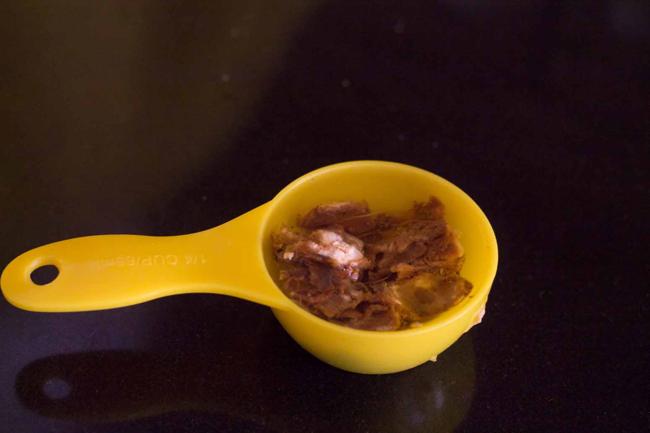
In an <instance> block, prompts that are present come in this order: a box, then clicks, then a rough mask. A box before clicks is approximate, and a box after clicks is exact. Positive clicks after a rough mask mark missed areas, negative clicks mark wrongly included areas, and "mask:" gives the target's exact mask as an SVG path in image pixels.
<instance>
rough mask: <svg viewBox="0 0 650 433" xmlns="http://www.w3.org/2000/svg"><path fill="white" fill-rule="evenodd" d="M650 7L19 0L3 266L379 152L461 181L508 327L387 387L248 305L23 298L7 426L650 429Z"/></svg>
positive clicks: (5, 96) (251, 201)
mask: <svg viewBox="0 0 650 433" xmlns="http://www.w3.org/2000/svg"><path fill="white" fill-rule="evenodd" d="M63 3H65V4H63ZM512 4H516V6H513V5H512ZM649 15H650V11H649V8H648V6H647V4H646V3H644V2H637V1H633V0H619V1H614V0H612V1H608V2H550V1H549V2H545V1H521V2H487V1H477V2H470V1H461V0H445V1H440V2H430V1H422V2H420V1H417V2H416V1H413V2H409V1H399V2H384V1H381V2H324V1H323V2H302V1H298V0H295V1H289V2H266V1H262V0H259V1H239V2H230V3H218V4H212V3H209V2H206V3H203V2H192V1H185V2H157V1H150V2H120V1H111V2H82V1H77V2H54V3H50V2H22V1H12V2H8V4H7V2H5V4H4V5H3V8H2V9H1V12H0V36H2V37H1V38H0V41H2V42H0V46H2V51H1V54H0V56H1V57H0V58H1V59H2V68H0V86H1V87H0V98H1V99H0V101H1V102H2V104H1V107H2V113H1V114H0V125H1V128H2V129H1V132H2V141H1V144H0V146H1V147H0V150H1V157H0V180H1V182H0V203H1V204H0V206H1V207H2V210H1V212H0V215H1V218H2V220H1V221H2V227H1V230H0V233H1V243H0V244H1V245H2V249H1V250H0V262H1V263H2V265H4V264H6V263H8V262H9V260H11V259H12V258H13V257H14V256H16V255H18V254H19V253H21V252H22V251H25V250H27V249H29V248H32V247H35V246H38V245H41V244H44V243H48V242H52V241H56V240H60V239H64V238H69V237H74V236H82V235H89V234H97V233H141V234H181V233H188V232H193V231H198V230H201V229H205V228H208V227H212V226H215V225H217V224H220V223H222V222H225V221H227V220H228V219H230V218H232V217H234V216H236V215H238V214H240V213H242V212H244V211H246V210H248V209H250V208H252V207H254V206H256V205H258V204H260V203H262V202H264V201H266V200H268V199H270V198H271V197H272V196H273V194H274V193H275V192H277V191H278V190H279V189H280V188H281V187H282V186H284V185H285V184H286V183H288V182H289V181H290V180H292V179H293V178H295V177H297V176H299V175H301V174H303V173H305V172H307V171H309V170H311V169H314V168H317V167H319V166H322V165H325V164H328V163H333V162H338V161H343V160H352V159H365V158H372V159H386V160H394V161H401V162H406V163H411V164H414V165H417V166H420V167H423V168H425V169H428V170H431V171H433V172H436V173H438V174H440V175H442V176H443V177H446V178H448V179H449V180H451V181H453V182H454V183H456V184H457V185H459V186H460V187H461V188H463V189H464V190H465V191H466V192H467V193H469V194H470V195H471V196H472V197H473V198H474V199H475V200H476V201H477V202H478V203H479V204H480V205H481V207H482V208H483V209H484V211H485V212H486V214H487V215H488V217H489V218H490V220H491V221H492V224H493V226H494V229H495V231H496V234H497V238H498V240H499V245H500V265H499V272H498V275H497V279H496V281H495V284H494V287H493V292H492V295H491V297H490V301H489V304H488V313H487V316H486V319H485V320H484V323H483V324H481V325H480V326H478V327H476V328H474V329H473V330H472V331H471V332H470V333H469V334H467V335H465V336H464V337H462V338H461V340H460V341H459V342H458V343H457V344H456V345H454V346H453V347H452V348H451V349H450V350H449V351H447V352H445V353H444V354H442V355H441V356H440V358H439V361H438V362H437V363H435V364H434V363H429V364H427V365H423V366H421V367H418V368H416V369H413V370H410V371H407V372H404V373H401V374H397V375H390V376H361V375H353V374H349V373H345V372H342V371H339V370H336V369H333V368H331V367H328V366H327V365H325V364H322V363H321V362H319V361H317V360H316V359H314V358H312V357H311V356H310V355H308V354H307V353H306V352H304V351H302V350H301V349H300V348H299V347H297V346H296V344H295V343H293V341H292V340H291V339H290V338H289V337H288V336H286V335H285V334H284V331H283V330H282V329H281V328H280V326H279V325H278V324H277V323H276V322H275V321H274V319H273V317H272V315H271V313H270V312H269V311H268V310H267V309H266V308H264V307H260V306H256V305H253V304H249V303H245V302H243V301H239V300H236V299H231V298H226V297H219V296H210V295H191V296H181V297H173V298H167V299H161V300H157V301H153V302H150V303H147V304H143V305H139V306H135V307H130V308H124V309H119V310H111V311H101V312H89V313H75V314H37V313H28V312H24V311H20V310H18V309H15V308H13V307H11V306H10V305H9V304H7V303H6V301H5V300H4V299H2V300H0V347H1V352H2V356H1V357H0V420H1V421H2V422H1V424H0V425H1V427H0V430H2V431H11V432H17V431H30V432H31V431H50V432H82V431H83V432H143V431H152V432H154V431H155V432H159V431H169V432H183V431H187V432H196V431H223V432H235V431H253V432H257V431H259V432H262V431H276V432H292V431H295V432H304V431H314V432H335V431H336V432H350V433H354V432H401V431H405V432H406V431H408V432H425V431H426V432H430V431H459V432H500V431H503V432H520V431H572V432H575V431H585V432H594V431H615V432H619V431H642V430H644V429H647V427H648V425H649V422H650V420H649V419H648V416H649V415H648V414H649V405H648V394H647V390H648V380H647V367H648V353H649V345H648V323H647V321H648V320H647V318H648V300H649V298H648V276H649V275H648V265H647V245H648V242H647V241H648V239H647V221H648V217H649V215H648V205H647V203H648V175H647V169H648V167H647V161H648V156H649V155H648V144H649V143H648V141H649V132H650V128H649V125H648V119H649V113H648V77H649V76H650V68H649V67H648V48H649V42H648V36H649V34H650V21H649V20H650V17H649Z"/></svg>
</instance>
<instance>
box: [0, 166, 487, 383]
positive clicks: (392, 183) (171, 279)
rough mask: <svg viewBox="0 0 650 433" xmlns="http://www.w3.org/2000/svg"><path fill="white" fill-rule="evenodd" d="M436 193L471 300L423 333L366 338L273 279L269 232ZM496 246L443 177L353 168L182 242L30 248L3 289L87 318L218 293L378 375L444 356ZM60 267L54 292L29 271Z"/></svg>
mask: <svg viewBox="0 0 650 433" xmlns="http://www.w3.org/2000/svg"><path fill="white" fill-rule="evenodd" d="M431 195H435V196H436V197H438V198H439V199H440V200H441V201H442V202H443V203H444V204H445V207H446V212H447V220H448V222H449V224H450V225H451V226H452V227H453V228H455V229H456V230H458V231H459V232H460V233H461V243H462V244H463V247H464V249H465V257H466V259H465V266H464V267H463V271H462V275H463V276H464V277H465V278H467V279H468V280H469V281H471V282H472V283H473V285H474V288H473V289H472V291H471V293H470V294H469V296H468V297H467V298H465V299H464V300H462V301H461V302H460V303H459V304H458V305H456V306H454V307H452V308H451V309H449V310H447V311H445V312H444V313H442V314H440V315H439V316H437V317H435V318H434V319H433V320H431V321H429V322H427V323H425V324H424V325H423V326H420V327H418V328H413V329H407V330H402V331H391V332H378V331H361V330H356V329H350V328H346V327H343V326H339V325H335V324H333V323H330V322H327V321H325V320H322V319H320V318H318V317H316V316H314V315H312V314H310V313H309V312H307V311H305V310H303V309H302V308H301V307H299V306H298V305H296V304H294V303H293V302H292V301H291V300H290V299H288V298H287V297H286V296H285V295H284V294H283V293H282V291H281V290H280V289H279V288H278V287H277V285H276V283H275V277H276V274H277V265H276V264H275V261H274V259H273V257H272V251H271V246H270V237H271V233H272V232H273V231H274V230H276V229H277V228H279V227H280V226H281V225H292V224H295V223H296V217H297V215H299V214H304V213H305V212H306V211H307V210H309V209H310V208H312V207H314V206H316V205H318V204H320V203H326V202H331V201H342V200H366V201H367V202H368V204H369V205H370V208H371V209H372V210H373V211H379V212H399V211H403V210H404V209H408V208H410V207H411V206H412V204H413V202H414V201H424V200H427V199H428V197H429V196H431ZM497 255H498V254H497V244H496V238H495V236H494V232H493V230H492V227H491V226H490V223H489V222H488V220H487V218H486V217H485V215H484V214H483V212H482V211H481V209H480V208H479V207H478V206H477V205H476V203H474V201H473V200H472V199H471V198H470V197H469V196H468V195H467V194H465V193H464V192H463V191H461V190H460V189H459V188H458V187H456V186H454V185H453V184H451V183H450V182H448V181H446V180H444V179H442V178H441V177H439V176H436V175H434V174H433V173H430V172H427V171H424V170H421V169H418V168H415V167H412V166H408V165H404V164H397V163H392V162H382V161H354V162H346V163H341V164H335V165H331V166H327V167H324V168H321V169H318V170H315V171H313V172H311V173H308V174H306V175H304V176H302V177H300V178H299V179H297V180H295V181H294V182H292V183H291V184H289V185H288V186H287V187H286V188H284V189H283V190H282V191H280V193H279V194H278V195H277V196H276V197H275V198H274V199H273V200H271V201H270V202H268V203H266V204H264V205H262V206H260V207H258V208H256V209H254V210H252V211H250V212H248V213H246V214H244V215H242V216H240V217H238V218H236V219H234V220H232V221H229V222H227V223H225V224H223V225H220V226H218V227H215V228H213V229H210V230H206V231H203V232H199V233H194V234H189V235H182V236H167V237H154V236H133V235H103V236H89V237H83V238H76V239H70V240H66V241H61V242H55V243H52V244H49V245H45V246H42V247H39V248H35V249H33V250H31V251H28V252H26V253H24V254H22V255H20V256H18V257H17V258H16V259H14V260H13V261H12V262H11V263H9V265H8V266H7V267H6V268H5V270H4V271H3V273H2V277H1V278H0V286H1V287H2V291H3V293H4V296H5V297H6V298H7V300H8V301H9V302H10V303H12V304H13V305H15V306H16V307H19V308H22V309H25V310H31V311H45V312H64V311H88V310H99V309H106V308H116V307H122V306H127V305H133V304H138V303H140V302H145V301H148V300H151V299H155V298H160V297H163V296H169V295H174V294H181V293H198V292H202V293H215V294H222V295H230V296H236V297H238V298H242V299H247V300H250V301H253V302H257V303H260V304H263V305H267V306H269V307H271V308H272V309H273V312H274V314H275V316H276V317H277V319H278V320H279V321H280V323H281V324H282V326H283V327H284V328H285V329H286V331H287V332H288V333H289V334H290V335H291V336H292V337H293V338H294V339H295V340H296V341H297V342H298V343H299V344H300V345H301V346H302V347H303V348H305V349H306V350H308V351H309V352H311V353H312V354H314V355H315V356H316V357H318V358H319V359H321V360H323V361H325V362H327V363H329V364H331V365H333V366H336V367H339V368H341V369H344V370H348V371H352V372H358V373H369V374H380V373H392V372H397V371H402V370H406V369H409V368H411V367H415V366H417V365H419V364H422V363H424V362H426V361H427V360H429V359H435V357H436V356H437V355H438V354H439V353H440V352H442V351H443V350H445V349H446V348H447V347H449V346H450V345H451V344H452V343H453V342H454V341H456V340H457V339H458V338H459V337H460V336H461V335H462V334H463V333H464V332H465V331H467V330H468V329H469V328H470V327H471V326H472V325H473V324H475V323H476V322H477V321H478V320H480V317H481V315H482V313H483V311H484V308H485V303H486V301H487V296H488V293H489V291H490V287H491V285H492V281H493V280H494V276H495V274H496V269H497ZM43 265H55V266H56V267H57V268H58V269H59V275H58V276H57V278H56V279H55V280H54V281H52V282H51V283H49V284H46V285H36V284H34V283H33V282H32V281H31V278H30V274H31V272H32V271H33V270H34V269H36V268H38V267H40V266H43Z"/></svg>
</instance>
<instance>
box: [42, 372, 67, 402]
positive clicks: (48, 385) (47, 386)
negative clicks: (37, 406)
mask: <svg viewBox="0 0 650 433" xmlns="http://www.w3.org/2000/svg"><path fill="white" fill-rule="evenodd" d="M71 390H72V387H71V386H70V384H69V383H68V382H67V381H65V380H64V379H61V378H60V377H53V378H51V379H48V380H47V381H46V382H45V383H44V384H43V388H42V391H43V394H44V395H45V396H46V397H47V398H49V399H50V400H62V399H64V398H66V397H68V396H69V395H70V391H71Z"/></svg>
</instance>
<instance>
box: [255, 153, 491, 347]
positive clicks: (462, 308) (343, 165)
mask: <svg viewBox="0 0 650 433" xmlns="http://www.w3.org/2000/svg"><path fill="white" fill-rule="evenodd" d="M362 166H375V167H382V166H383V167H386V168H389V167H390V168H399V169H401V170H409V171H412V172H414V173H419V174H424V175H426V176H433V177H434V178H436V180H437V181H439V182H440V183H442V184H443V185H445V186H446V187H448V188H451V189H453V190H455V191H456V192H457V193H458V194H459V196H460V197H462V198H463V200H465V201H467V202H468V204H469V205H470V207H471V208H474V211H475V212H477V213H478V215H479V218H481V219H482V220H483V222H484V224H486V227H487V228H488V237H489V242H490V244H492V246H493V247H494V248H492V251H493V260H492V261H491V263H490V265H491V266H490V269H488V270H487V271H486V272H487V277H486V279H485V283H484V284H483V285H482V286H481V287H476V285H475V286H474V287H473V288H472V291H471V292H470V294H469V295H468V296H466V297H465V298H464V299H463V300H461V301H460V302H459V303H458V304H456V305H454V306H452V307H450V308H449V309H447V310H445V311H443V312H442V313H440V314H438V315H437V316H435V317H434V318H432V319H431V320H429V321H427V322H424V323H423V324H422V325H421V326H418V327H415V328H407V329H400V330H397V331H371V330H365V329H356V328H350V327H348V326H345V325H339V324H336V323H333V322H330V321H328V320H325V319H322V318H320V317H318V316H316V315H315V314H313V313H311V312H309V311H307V310H306V309H304V308H303V307H301V306H300V305H298V304H297V303H296V302H295V301H294V300H293V299H291V298H289V297H288V296H287V295H286V294H285V293H284V291H282V289H281V288H280V287H279V286H278V285H277V283H276V282H275V279H274V278H273V277H272V276H271V273H270V272H269V270H268V266H267V265H266V263H265V266H264V268H265V270H266V272H267V274H268V276H269V278H271V280H272V281H273V284H275V286H276V287H277V289H278V291H279V292H280V293H281V294H282V296H284V297H285V298H286V299H287V300H288V301H289V304H290V305H291V307H289V308H290V309H291V311H292V312H295V313H297V314H299V315H300V316H302V317H303V318H305V319H308V320H310V321H313V322H315V323H317V324H319V325H320V326H324V327H326V328H330V329H331V330H336V331H339V332H344V333H346V334H350V335H356V336H363V337H367V338H385V337H406V336H412V335H418V334H422V333H427V332H431V331H433V330H435V329H438V328H441V327H444V326H446V325H447V324H449V323H451V322H454V321H456V320H458V319H459V318H461V317H462V316H464V315H465V314H467V312H468V311H473V310H474V309H475V308H476V307H477V306H478V305H477V304H479V303H482V302H485V301H484V299H485V298H486V297H487V295H488V294H489V292H490V289H491V287H492V284H493V282H494V278H495V276H496V271H497V266H498V245H497V240H496V236H495V234H494V229H493V228H492V225H491V224H490V221H489V220H488V218H487V216H486V215H485V213H484V212H483V210H482V209H481V208H480V207H479V206H478V204H476V202H475V201H474V200H473V199H472V198H471V197H470V196H469V195H468V194H467V193H466V192H465V191H463V190H462V189H461V188H459V187H458V186H456V185H455V184H453V183H452V182H450V181H448V180H447V179H445V178H443V177H441V176H439V175H437V174H435V173H432V172H430V171H428V170H424V169H422V168H419V167H415V166H413V165H408V164H402V163H398V162H392V161H381V160H358V161H347V162H340V163H336V164H330V165H327V166H324V167H320V168H318V169H315V170H312V171H310V172H308V173H306V174H304V175H302V176H300V177H298V178H297V179H295V180H293V181H292V182H291V183H289V184H288V185H287V186H285V187H284V188H282V189H281V190H280V192H278V193H277V194H276V195H275V197H274V198H273V199H272V200H271V203H270V206H269V208H268V209H267V213H266V217H265V218H264V220H263V223H262V225H261V227H260V229H261V230H260V233H266V227H267V224H268V221H269V219H270V218H269V216H270V215H271V214H272V213H273V212H274V211H275V209H276V208H277V207H278V206H281V203H282V198H283V197H284V196H285V195H287V194H288V193H289V192H290V191H292V190H294V189H296V188H298V187H299V186H300V185H302V184H303V183H305V182H309V181H310V180H311V179H313V178H315V177H317V176H319V175H322V174H324V173H327V172H331V171H334V170H340V169H349V168H354V167H362ZM260 247H261V248H263V242H262V243H260ZM276 310H277V309H276ZM285 311H287V310H285Z"/></svg>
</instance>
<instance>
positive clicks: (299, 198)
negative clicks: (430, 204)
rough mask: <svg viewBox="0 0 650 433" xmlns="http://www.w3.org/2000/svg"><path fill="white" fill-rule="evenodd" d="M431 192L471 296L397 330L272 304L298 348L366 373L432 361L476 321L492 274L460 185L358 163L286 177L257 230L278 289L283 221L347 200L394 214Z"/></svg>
mask: <svg viewBox="0 0 650 433" xmlns="http://www.w3.org/2000/svg"><path fill="white" fill-rule="evenodd" d="M432 195H433V196H436V197H437V198H438V199H440V200H441V201H442V203H443V204H444V205H445V209H446V218H447V221H448V223H449V224H450V226H451V227H453V228H454V229H455V230H457V231H458V232H459V233H460V236H461V243H462V245H463V247H464V250H465V265H464V267H463V270H462V272H461V274H462V276H463V277H464V278H466V279H467V280H469V281H470V282H471V283H472V284H473V289H472V291H471V292H470V294H469V295H468V296H467V297H466V298H465V299H463V300H462V301H461V302H460V303H458V304H457V305H455V306H454V307H452V308H450V309H449V310H447V311H445V312H443V313H441V314H440V315H438V316H436V317H435V318H434V319H432V320H431V321H429V322H427V323H425V324H424V325H423V326H421V327H418V328H412V329H406V330H400V331H363V330H357V329H352V328H347V327H344V326H340V325H336V324H333V323H330V322H327V321H325V320H323V319H320V318H318V317H316V316H314V315H312V314H311V313H309V312H307V311H305V310H304V309H302V308H301V307H299V306H297V305H296V304H293V306H294V307H295V308H291V309H288V310H281V309H274V310H273V311H274V314H275V316H276V317H277V319H278V320H279V321H280V323H281V324H282V326H283V327H284V328H285V329H286V330H287V332H288V333H289V334H290V335H291V336H292V337H293V338H294V340H296V341H297V342H298V343H299V344H300V345H301V346H302V347H303V348H304V349H306V350H307V351H309V352H310V353H312V354H313V355H314V356H316V357H318V358H319V359H321V360H323V361H325V362H327V363H329V364H332V365H334V366H336V367H338V368H341V369H343V370H347V371H352V372H357V373H367V374H382V373H393V372H397V371H402V370H406V369H409V368H412V367H415V366H417V365H419V364H422V363H424V362H426V361H427V360H435V358H436V356H437V355H438V354H439V353H440V352H442V351H443V350H445V349H446V348H447V347H449V346H450V345H451V344H452V343H454V342H455V341H456V340H457V339H458V338H459V337H460V336H461V335H462V334H463V333H464V332H465V331H467V330H468V329H469V328H471V326H472V325H474V324H475V323H477V321H478V320H480V316H481V315H482V312H483V311H484V307H485V303H486V301H487V296H488V293H489V291H490V287H491V285H492V281H493V280H494V276H495V274H496V268H497V244H496V238H495V236H494V232H493V230H492V227H491V226H490V223H489V221H488V220H487V218H486V216H485V215H484V213H483V212H482V211H481V209H480V208H479V207H478V205H477V204H476V203H475V202H474V201H473V200H472V199H471V198H470V197H469V196H468V195H467V194H465V193H464V192H463V191H462V190H461V189H459V188H458V187H456V186H455V185H453V184H452V183H450V182H448V181H446V180H445V179H443V178H441V177H439V176H436V175H434V174H433V173H430V172H427V171H425V170H421V169H418V168H415V167H412V166H408V165H403V164H397V163H389V162H378V161H359V162H352V163H342V164H336V165H332V166H328V167H324V168H322V169H319V170H316V171H313V172H311V173H308V174H306V175H305V176H302V177H301V178H299V179H297V180H296V181H294V182H292V183H291V184H289V185H288V186H287V187H286V188H284V189H283V190H282V191H281V192H280V193H279V194H278V195H277V196H276V197H275V199H274V200H273V201H272V203H270V208H269V209H268V214H267V217H266V219H265V223H264V225H263V227H262V235H263V254H264V260H265V263H266V267H267V270H268V271H269V273H270V275H271V277H272V278H273V279H274V281H275V282H276V284H278V286H279V281H278V279H277V275H278V265H277V263H276V261H275V259H274V258H273V252H272V248H271V234H272V233H273V232H274V231H275V230H277V229H279V228H280V227H281V226H283V225H295V224H296V220H297V216H298V215H304V214H305V213H306V212H307V211H308V210H309V209H311V208H313V207H315V206H317V205H319V204H323V203H327V202H334V201H347V200H356V201H362V200H365V201H366V202H367V203H368V205H369V206H370V209H371V210H372V211H373V212H387V213H397V212H403V211H404V210H406V209H409V208H411V207H412V205H413V203H414V202H416V201H420V202H423V201H427V200H428V199H429V197H431V196H432Z"/></svg>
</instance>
